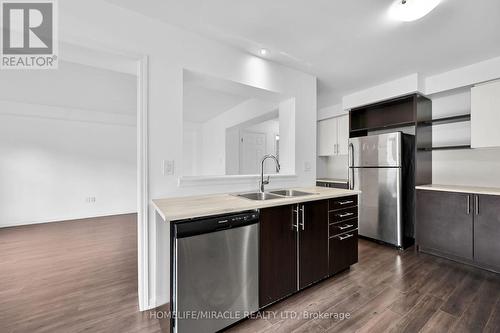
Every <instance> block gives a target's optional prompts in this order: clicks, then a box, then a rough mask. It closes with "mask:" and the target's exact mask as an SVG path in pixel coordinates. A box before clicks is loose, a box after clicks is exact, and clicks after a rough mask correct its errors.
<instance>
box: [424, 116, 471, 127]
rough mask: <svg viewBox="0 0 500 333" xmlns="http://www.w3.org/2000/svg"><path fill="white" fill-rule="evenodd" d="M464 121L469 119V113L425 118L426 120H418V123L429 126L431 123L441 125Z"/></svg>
mask: <svg viewBox="0 0 500 333" xmlns="http://www.w3.org/2000/svg"><path fill="white" fill-rule="evenodd" d="M464 121H470V114H464V115H459V116H451V117H444V118H437V119H432V120H426V121H422V122H419V124H420V125H425V126H431V125H443V124H451V123H459V122H464Z"/></svg>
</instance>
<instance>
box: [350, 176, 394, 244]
mask: <svg viewBox="0 0 500 333" xmlns="http://www.w3.org/2000/svg"><path fill="white" fill-rule="evenodd" d="M350 171H351V172H352V174H353V176H354V188H355V189H356V190H359V191H361V194H360V197H359V234H360V235H362V236H365V237H369V238H373V239H377V240H380V241H383V242H386V243H389V244H393V245H396V246H398V247H400V246H403V235H402V232H403V230H402V225H401V222H402V219H401V169H400V168H354V169H351V170H350Z"/></svg>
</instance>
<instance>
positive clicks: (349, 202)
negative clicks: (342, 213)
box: [339, 200, 354, 206]
mask: <svg viewBox="0 0 500 333" xmlns="http://www.w3.org/2000/svg"><path fill="white" fill-rule="evenodd" d="M352 203H354V201H352V200H347V201H339V205H341V206H343V205H348V204H352Z"/></svg>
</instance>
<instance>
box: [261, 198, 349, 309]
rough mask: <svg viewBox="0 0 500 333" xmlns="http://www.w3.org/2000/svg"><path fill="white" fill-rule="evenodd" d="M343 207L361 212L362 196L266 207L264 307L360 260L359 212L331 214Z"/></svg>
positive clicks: (263, 212) (263, 216)
mask: <svg viewBox="0 0 500 333" xmlns="http://www.w3.org/2000/svg"><path fill="white" fill-rule="evenodd" d="M330 207H342V209H341V210H333V211H332V210H331V208H330ZM344 207H345V208H344ZM343 210H348V211H349V212H351V211H355V212H356V214H353V215H355V216H357V196H351V197H345V198H338V199H331V200H319V201H311V202H305V203H299V204H294V205H286V206H278V207H271V208H265V209H261V211H260V247H259V251H260V252H259V262H260V263H259V307H260V308H263V307H265V306H267V305H269V304H271V303H274V302H276V301H278V300H280V299H282V298H285V297H287V296H289V295H291V294H293V293H295V292H297V291H299V290H301V289H303V288H306V287H307V286H309V285H311V284H313V283H316V282H318V281H320V280H322V279H324V278H327V277H328V276H330V275H332V274H334V273H337V272H340V271H342V270H345V269H347V268H349V266H350V265H352V264H354V263H356V262H357V258H358V243H357V239H358V234H357V227H358V223H357V218H354V219H353V218H351V219H348V220H341V221H340V222H338V221H335V220H334V219H333V218H331V217H330V216H331V214H332V212H337V211H338V212H340V213H341V214H343V213H342V212H343ZM337 230H338V231H337ZM334 236H335V237H334ZM337 236H339V237H337Z"/></svg>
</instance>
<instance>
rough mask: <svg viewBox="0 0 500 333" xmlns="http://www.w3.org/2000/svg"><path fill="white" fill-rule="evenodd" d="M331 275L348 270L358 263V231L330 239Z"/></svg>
mask: <svg viewBox="0 0 500 333" xmlns="http://www.w3.org/2000/svg"><path fill="white" fill-rule="evenodd" d="M329 246H330V250H329V251H330V258H329V272H330V275H333V274H336V273H338V272H341V271H343V270H345V269H348V268H349V266H351V265H352V264H355V263H357V262H358V231H357V230H354V231H352V232H347V233H345V234H341V235H338V236H335V237H332V238H330V244H329Z"/></svg>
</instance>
